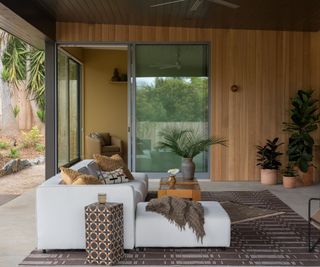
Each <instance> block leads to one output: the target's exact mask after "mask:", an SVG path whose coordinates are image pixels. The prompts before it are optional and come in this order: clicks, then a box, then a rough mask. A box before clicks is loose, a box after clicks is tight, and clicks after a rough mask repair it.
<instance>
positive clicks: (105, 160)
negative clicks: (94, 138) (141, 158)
mask: <svg viewBox="0 0 320 267" xmlns="http://www.w3.org/2000/svg"><path fill="white" fill-rule="evenodd" d="M93 158H94V159H95V161H96V163H97V164H98V165H99V166H100V168H101V170H102V171H106V172H110V171H115V170H117V169H119V168H123V172H124V174H125V175H126V176H127V177H128V179H129V180H133V179H134V177H133V176H132V174H131V172H130V171H129V169H128V167H127V165H126V164H125V163H124V161H123V159H122V158H121V157H120V155H118V154H116V155H113V156H112V157H107V156H102V155H99V154H95V155H93Z"/></svg>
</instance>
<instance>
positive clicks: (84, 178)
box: [72, 174, 101, 185]
mask: <svg viewBox="0 0 320 267" xmlns="http://www.w3.org/2000/svg"><path fill="white" fill-rule="evenodd" d="M72 184H76V185H86V184H101V182H100V181H99V179H98V178H97V177H94V176H93V175H86V174H82V175H80V176H78V177H77V178H76V179H75V180H74V181H73V183H72Z"/></svg>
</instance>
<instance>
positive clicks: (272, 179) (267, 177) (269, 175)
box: [261, 169, 278, 185]
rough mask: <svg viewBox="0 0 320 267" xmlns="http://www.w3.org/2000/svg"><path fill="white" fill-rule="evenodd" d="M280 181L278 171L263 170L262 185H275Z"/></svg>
mask: <svg viewBox="0 0 320 267" xmlns="http://www.w3.org/2000/svg"><path fill="white" fill-rule="evenodd" d="M277 180H278V170H270V169H261V183H262V184H265V185H275V184H277Z"/></svg>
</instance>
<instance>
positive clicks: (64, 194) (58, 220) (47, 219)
mask: <svg viewBox="0 0 320 267" xmlns="http://www.w3.org/2000/svg"><path fill="white" fill-rule="evenodd" d="M89 162H91V160H83V161H81V162H79V163H78V164H76V165H74V166H73V167H72V169H74V170H78V169H80V168H82V167H84V166H86V165H87V164H88V163H89ZM132 174H133V176H134V178H135V180H134V181H132V182H129V183H123V184H115V185H64V184H60V182H61V178H60V174H57V175H56V176H54V177H52V178H50V179H48V180H47V181H45V182H44V183H43V184H41V185H40V186H39V187H38V188H37V205H36V209H37V210H36V212H37V234H38V249H42V250H46V249H84V248H85V220H84V207H85V206H86V205H89V204H91V203H93V202H97V196H98V193H106V194H107V201H110V202H120V203H123V208H124V215H123V216H124V248H125V249H132V248H134V243H135V210H136V205H137V203H138V202H142V201H145V198H146V195H147V193H148V177H147V176H146V175H145V174H141V173H139V174H138V173H132Z"/></svg>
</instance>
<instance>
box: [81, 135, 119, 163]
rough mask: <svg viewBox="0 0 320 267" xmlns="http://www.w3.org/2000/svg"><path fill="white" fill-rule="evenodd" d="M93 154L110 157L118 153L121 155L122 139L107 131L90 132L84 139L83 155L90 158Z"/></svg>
mask: <svg viewBox="0 0 320 267" xmlns="http://www.w3.org/2000/svg"><path fill="white" fill-rule="evenodd" d="M94 154H101V155H104V156H108V157H111V156H112V155H115V154H119V155H120V156H121V157H123V154H124V151H123V141H122V140H121V139H120V138H118V137H116V136H113V135H110V134H109V133H91V134H89V135H87V136H86V140H85V157H86V158H87V159H92V158H93V155H94Z"/></svg>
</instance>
